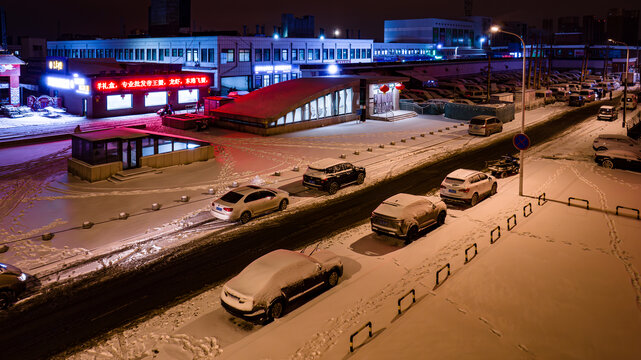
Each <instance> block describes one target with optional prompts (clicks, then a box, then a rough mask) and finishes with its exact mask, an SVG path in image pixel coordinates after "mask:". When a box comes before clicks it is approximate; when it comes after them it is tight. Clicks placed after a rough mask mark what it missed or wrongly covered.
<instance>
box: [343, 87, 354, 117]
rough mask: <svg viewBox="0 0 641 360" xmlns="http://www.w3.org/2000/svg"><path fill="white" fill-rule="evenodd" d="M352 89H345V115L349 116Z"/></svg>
mask: <svg viewBox="0 0 641 360" xmlns="http://www.w3.org/2000/svg"><path fill="white" fill-rule="evenodd" d="M352 95H353V90H352V88H349V89H345V113H346V114H350V113H351V112H352Z"/></svg>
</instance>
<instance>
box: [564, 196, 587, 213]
mask: <svg viewBox="0 0 641 360" xmlns="http://www.w3.org/2000/svg"><path fill="white" fill-rule="evenodd" d="M572 200H576V201H583V202H585V208H586V209H587V210H590V202H589V201H587V200H585V199H579V198H575V197H572V196H570V197H569V198H568V206H570V201H572Z"/></svg>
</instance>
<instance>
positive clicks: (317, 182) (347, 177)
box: [303, 158, 365, 195]
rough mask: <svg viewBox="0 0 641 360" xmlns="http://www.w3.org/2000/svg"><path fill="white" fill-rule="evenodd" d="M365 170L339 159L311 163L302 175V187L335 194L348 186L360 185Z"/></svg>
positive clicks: (363, 179)
mask: <svg viewBox="0 0 641 360" xmlns="http://www.w3.org/2000/svg"><path fill="white" fill-rule="evenodd" d="M364 181H365V168H364V167H360V166H354V165H352V164H351V163H349V162H346V161H345V160H341V159H332V158H327V159H322V160H318V161H316V162H313V163H311V164H310V165H309V167H308V168H307V171H305V174H304V175H303V185H304V186H306V187H313V188H317V189H321V190H324V191H327V192H328V193H329V194H330V195H333V194H336V192H337V191H338V189H340V188H341V187H343V186H346V185H349V184H359V185H360V184H362V183H363V182H364Z"/></svg>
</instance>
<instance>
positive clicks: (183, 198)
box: [180, 195, 189, 202]
mask: <svg viewBox="0 0 641 360" xmlns="http://www.w3.org/2000/svg"><path fill="white" fill-rule="evenodd" d="M180 201H181V202H189V196H187V195H183V196H181V197H180Z"/></svg>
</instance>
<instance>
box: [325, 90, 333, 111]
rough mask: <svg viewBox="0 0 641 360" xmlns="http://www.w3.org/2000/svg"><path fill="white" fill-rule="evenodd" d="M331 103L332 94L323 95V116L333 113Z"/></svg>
mask: <svg viewBox="0 0 641 360" xmlns="http://www.w3.org/2000/svg"><path fill="white" fill-rule="evenodd" d="M332 105H333V104H332V94H327V95H325V116H332V115H334V107H333V106H332Z"/></svg>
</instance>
